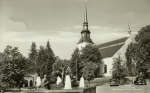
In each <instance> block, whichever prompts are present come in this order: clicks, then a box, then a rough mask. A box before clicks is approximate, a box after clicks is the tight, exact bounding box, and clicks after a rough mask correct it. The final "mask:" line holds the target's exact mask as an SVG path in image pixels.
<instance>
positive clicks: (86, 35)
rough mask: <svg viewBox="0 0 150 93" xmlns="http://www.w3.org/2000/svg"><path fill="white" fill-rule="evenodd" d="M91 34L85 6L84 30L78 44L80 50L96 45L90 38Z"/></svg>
mask: <svg viewBox="0 0 150 93" xmlns="http://www.w3.org/2000/svg"><path fill="white" fill-rule="evenodd" d="M90 33H91V32H90V30H89V29H88V18H87V7H86V6H85V13H84V22H83V29H82V31H81V38H80V40H79V42H78V43H77V46H78V48H79V50H81V49H82V48H84V47H86V46H87V45H90V44H91V45H92V44H94V43H93V41H92V39H91V37H90Z"/></svg>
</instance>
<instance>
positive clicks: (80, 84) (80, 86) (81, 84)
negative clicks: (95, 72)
mask: <svg viewBox="0 0 150 93" xmlns="http://www.w3.org/2000/svg"><path fill="white" fill-rule="evenodd" d="M84 87H85V86H84V78H83V76H82V77H81V78H80V83H79V88H84Z"/></svg>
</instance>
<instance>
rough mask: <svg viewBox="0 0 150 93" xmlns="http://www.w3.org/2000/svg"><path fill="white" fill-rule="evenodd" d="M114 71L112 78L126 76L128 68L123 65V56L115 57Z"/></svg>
mask: <svg viewBox="0 0 150 93" xmlns="http://www.w3.org/2000/svg"><path fill="white" fill-rule="evenodd" d="M113 60H114V63H113V71H112V78H114V79H119V80H120V79H123V78H124V77H125V76H126V70H125V68H124V66H122V65H121V62H122V60H121V57H120V56H119V57H118V58H115V59H113Z"/></svg>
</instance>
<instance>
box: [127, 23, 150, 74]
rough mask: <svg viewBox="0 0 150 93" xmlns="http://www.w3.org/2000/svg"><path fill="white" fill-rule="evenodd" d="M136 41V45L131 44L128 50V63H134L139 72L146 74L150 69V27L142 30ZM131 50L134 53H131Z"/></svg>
mask: <svg viewBox="0 0 150 93" xmlns="http://www.w3.org/2000/svg"><path fill="white" fill-rule="evenodd" d="M135 41H136V42H135V43H134V44H130V45H129V47H128V48H127V52H126V58H127V63H130V61H133V63H134V64H136V70H137V72H141V71H142V72H145V71H146V70H148V69H149V68H150V63H149V62H150V25H148V26H145V27H143V28H142V29H140V31H139V32H138V34H137V35H136V37H135ZM131 49H133V50H134V51H131ZM130 54H132V56H131V55H130ZM131 59H132V60H131Z"/></svg>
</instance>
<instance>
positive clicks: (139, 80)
mask: <svg viewBox="0 0 150 93" xmlns="http://www.w3.org/2000/svg"><path fill="white" fill-rule="evenodd" d="M134 84H135V85H146V80H145V79H144V78H142V77H137V78H136V79H135V81H134Z"/></svg>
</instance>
